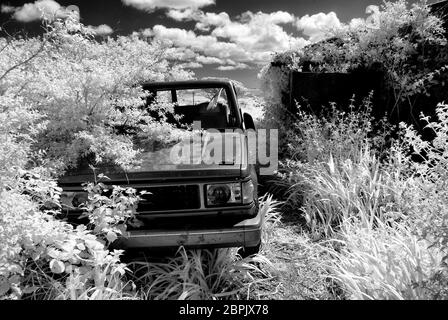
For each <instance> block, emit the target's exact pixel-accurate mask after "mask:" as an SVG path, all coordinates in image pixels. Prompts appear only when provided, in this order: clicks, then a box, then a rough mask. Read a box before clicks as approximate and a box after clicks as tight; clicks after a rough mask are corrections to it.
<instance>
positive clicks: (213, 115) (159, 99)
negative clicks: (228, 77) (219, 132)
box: [147, 88, 233, 129]
mask: <svg viewBox="0 0 448 320" xmlns="http://www.w3.org/2000/svg"><path fill="white" fill-rule="evenodd" d="M147 103H148V105H149V106H151V105H152V104H153V103H157V104H166V103H169V104H173V106H174V114H175V116H174V117H173V116H168V121H169V122H170V123H172V124H175V125H177V126H179V127H180V126H185V125H187V126H191V125H192V124H193V122H194V121H200V122H201V128H203V129H210V128H215V129H224V128H228V127H232V126H233V125H232V122H233V121H232V116H233V115H232V110H231V108H230V106H229V101H228V98H227V94H226V90H225V89H224V88H199V89H172V90H156V91H151V92H150V95H149V97H148V100H147Z"/></svg>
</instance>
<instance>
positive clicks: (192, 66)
mask: <svg viewBox="0 0 448 320" xmlns="http://www.w3.org/2000/svg"><path fill="white" fill-rule="evenodd" d="M180 66H181V67H184V68H186V69H197V68H202V67H203V65H202V64H200V63H198V62H187V63H182V64H181V65H180Z"/></svg>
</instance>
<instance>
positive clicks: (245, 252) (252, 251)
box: [238, 242, 261, 258]
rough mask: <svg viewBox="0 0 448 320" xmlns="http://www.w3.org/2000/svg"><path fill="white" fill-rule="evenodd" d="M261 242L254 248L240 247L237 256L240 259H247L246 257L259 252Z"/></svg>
mask: <svg viewBox="0 0 448 320" xmlns="http://www.w3.org/2000/svg"><path fill="white" fill-rule="evenodd" d="M260 247H261V242H260V243H259V244H258V245H256V246H254V247H242V248H240V249H239V250H238V254H239V255H240V256H241V258H247V257H248V256H252V255H254V254H257V253H258V252H260Z"/></svg>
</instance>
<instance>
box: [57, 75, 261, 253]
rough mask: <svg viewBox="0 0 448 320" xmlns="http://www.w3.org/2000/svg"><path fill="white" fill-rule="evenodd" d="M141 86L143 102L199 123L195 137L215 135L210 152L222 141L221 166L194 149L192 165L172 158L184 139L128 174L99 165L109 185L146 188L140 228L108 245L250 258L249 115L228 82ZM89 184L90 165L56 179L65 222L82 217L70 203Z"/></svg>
mask: <svg viewBox="0 0 448 320" xmlns="http://www.w3.org/2000/svg"><path fill="white" fill-rule="evenodd" d="M142 86H143V89H144V90H146V91H148V92H149V93H150V94H149V95H148V98H147V101H146V105H148V106H149V105H151V103H153V102H154V101H155V100H157V99H159V100H160V99H161V98H163V99H165V100H166V101H168V102H169V103H172V104H173V105H174V113H175V114H176V115H180V117H179V118H178V120H179V121H180V122H182V123H184V124H193V125H195V124H197V123H200V128H201V130H203V131H202V133H201V134H200V136H201V137H203V136H204V134H205V135H207V133H204V132H207V131H213V136H214V137H215V138H216V139H214V140H219V141H218V142H216V141H215V142H214V143H215V149H216V146H218V147H219V146H220V144H221V145H222V150H223V154H222V156H220V155H217V152H216V150H215V151H214V153H215V154H214V158H215V160H216V157H217V156H218V157H220V158H219V159H218V160H219V161H203V160H204V159H201V157H199V160H198V158H197V157H196V158H195V151H194V150H193V151H192V153H191V155H190V160H191V159H192V158H195V159H194V161H190V162H188V161H179V159H178V158H177V160H176V161H173V154H176V152H173V150H175V149H176V148H177V150H186V149H185V148H186V147H188V148H189V147H190V144H191V140H188V141H181V142H179V143H177V144H175V145H172V146H169V147H164V148H160V149H157V148H156V149H154V150H151V152H146V153H143V154H142V155H141V160H142V161H141V166H140V167H139V168H137V169H134V170H124V169H120V168H116V167H103V168H101V172H102V173H103V174H105V175H107V176H108V177H109V179H110V180H109V181H107V184H110V185H120V186H123V187H132V188H134V189H136V190H137V191H143V190H144V191H146V193H145V194H144V195H143V196H141V200H140V201H139V204H138V207H137V212H138V219H139V220H140V221H141V222H142V224H141V225H140V226H138V227H136V226H127V228H126V231H125V232H124V233H123V235H122V236H121V237H119V238H118V239H117V240H116V241H115V242H114V243H113V244H112V245H113V247H117V248H123V249H127V248H149V249H151V248H154V249H155V248H176V247H179V246H184V247H186V248H221V247H242V249H243V251H242V252H243V254H245V255H247V254H253V253H256V252H257V251H258V249H259V246H260V242H261V230H262V226H263V221H264V217H263V216H262V214H261V211H260V210H259V204H258V176H257V172H258V169H257V166H256V164H253V163H249V162H250V161H248V157H249V156H248V154H249V150H248V142H247V132H248V130H251V129H252V130H254V129H255V127H254V122H253V120H252V117H251V116H250V115H248V114H246V113H245V114H243V112H242V111H241V109H240V108H239V105H238V101H237V93H236V88H235V86H234V84H233V83H232V81H227V80H190V81H177V82H150V83H144V84H143V85H142ZM209 135H210V134H209ZM209 140H210V139H209ZM209 140H207V141H208V142H207V141H206V142H204V141H201V142H200V143H199V146H201V148H200V149H199V153H201V152H202V154H204V145H207V143H209ZM193 149H194V148H193ZM224 151H230V152H224ZM218 153H219V152H218ZM184 160H185V159H184ZM209 160H210V159H209ZM93 179H94V176H93V173H92V171H91V170H90V169H89V168H88V166H84V167H82V166H80V167H78V168H76V170H70V171H69V172H67V174H65V175H64V176H63V177H61V178H60V179H59V184H60V186H61V187H62V188H63V195H62V196H65V201H67V200H68V201H69V202H70V203H72V204H73V206H72V207H71V208H72V209H66V210H65V214H66V218H67V219H68V220H69V221H70V222H73V223H77V217H79V215H80V212H79V210H77V209H76V204H79V202H80V201H82V199H86V195H85V191H83V189H82V183H84V182H89V181H93ZM67 195H69V196H67ZM67 197H68V198H67ZM73 208H75V209H73Z"/></svg>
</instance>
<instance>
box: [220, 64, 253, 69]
mask: <svg viewBox="0 0 448 320" xmlns="http://www.w3.org/2000/svg"><path fill="white" fill-rule="evenodd" d="M216 69H217V70H221V71H231V70H238V69H249V66H248V65H247V64H245V63H238V64H236V65H230V66H219V67H217V68H216Z"/></svg>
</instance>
